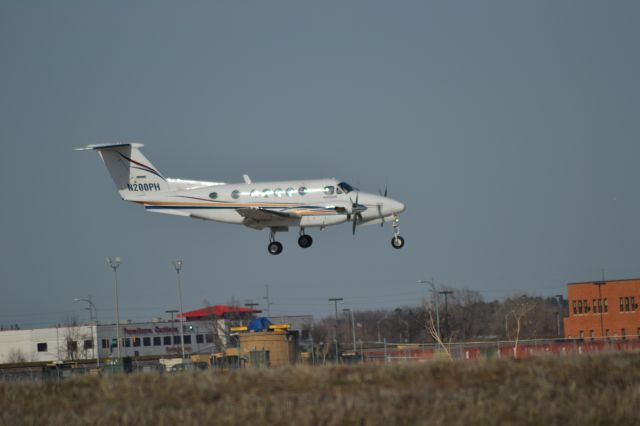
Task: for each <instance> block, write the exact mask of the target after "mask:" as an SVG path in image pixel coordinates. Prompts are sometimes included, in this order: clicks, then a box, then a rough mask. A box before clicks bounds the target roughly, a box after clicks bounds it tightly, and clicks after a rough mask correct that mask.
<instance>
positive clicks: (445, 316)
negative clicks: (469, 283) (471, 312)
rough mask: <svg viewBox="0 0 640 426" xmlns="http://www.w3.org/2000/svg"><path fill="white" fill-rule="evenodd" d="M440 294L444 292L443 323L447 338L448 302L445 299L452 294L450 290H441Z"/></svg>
mask: <svg viewBox="0 0 640 426" xmlns="http://www.w3.org/2000/svg"><path fill="white" fill-rule="evenodd" d="M440 294H444V323H445V327H444V328H445V333H446V334H447V336H446V337H447V338H448V337H449V332H450V330H449V303H448V301H447V296H448V295H450V294H453V291H451V290H443V291H441V292H440Z"/></svg>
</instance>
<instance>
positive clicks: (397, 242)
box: [391, 235, 404, 249]
mask: <svg viewBox="0 0 640 426" xmlns="http://www.w3.org/2000/svg"><path fill="white" fill-rule="evenodd" d="M391 245H392V246H393V248H394V249H401V248H402V247H404V238H402V237H401V236H400V235H398V236H397V237H393V238H392V239H391Z"/></svg>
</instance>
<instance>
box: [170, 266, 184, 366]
mask: <svg viewBox="0 0 640 426" xmlns="http://www.w3.org/2000/svg"><path fill="white" fill-rule="evenodd" d="M182 263H183V262H182V260H174V261H173V267H174V268H176V273H177V274H178V300H179V301H180V346H181V347H182V358H183V359H184V311H183V309H182V282H181V280H180V270H181V269H182Z"/></svg>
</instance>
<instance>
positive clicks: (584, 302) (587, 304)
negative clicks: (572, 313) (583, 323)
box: [582, 300, 589, 314]
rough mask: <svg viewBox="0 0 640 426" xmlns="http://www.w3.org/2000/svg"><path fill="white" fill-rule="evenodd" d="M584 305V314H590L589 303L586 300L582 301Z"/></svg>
mask: <svg viewBox="0 0 640 426" xmlns="http://www.w3.org/2000/svg"><path fill="white" fill-rule="evenodd" d="M582 304H583V305H584V313H585V314H586V313H588V312H589V302H588V301H586V300H583V301H582Z"/></svg>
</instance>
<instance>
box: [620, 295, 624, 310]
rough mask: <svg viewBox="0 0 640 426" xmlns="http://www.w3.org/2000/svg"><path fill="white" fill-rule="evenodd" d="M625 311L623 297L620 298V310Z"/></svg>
mask: <svg viewBox="0 0 640 426" xmlns="http://www.w3.org/2000/svg"><path fill="white" fill-rule="evenodd" d="M623 311H624V306H623V304H622V297H621V298H620V312H623Z"/></svg>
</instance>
